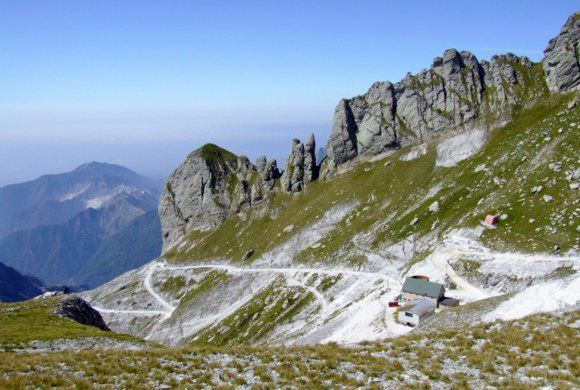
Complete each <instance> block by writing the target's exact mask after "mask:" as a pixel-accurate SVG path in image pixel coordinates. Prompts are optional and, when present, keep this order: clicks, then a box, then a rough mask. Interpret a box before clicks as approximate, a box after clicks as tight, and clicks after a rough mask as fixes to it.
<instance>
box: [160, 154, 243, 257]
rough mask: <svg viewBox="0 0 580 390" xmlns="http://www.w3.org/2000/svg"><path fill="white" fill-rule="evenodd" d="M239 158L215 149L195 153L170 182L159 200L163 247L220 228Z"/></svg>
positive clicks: (177, 170)
mask: <svg viewBox="0 0 580 390" xmlns="http://www.w3.org/2000/svg"><path fill="white" fill-rule="evenodd" d="M237 169H238V158H237V156H235V155H234V154H233V153H230V152H228V151H226V150H224V149H222V148H220V147H217V146H215V145H205V146H203V147H201V148H200V149H198V150H196V151H194V152H193V153H191V154H190V155H189V156H187V159H186V160H185V162H184V163H182V164H181V165H180V166H179V167H178V168H177V169H176V170H175V172H173V174H172V175H171V176H170V177H169V179H167V183H166V184H165V188H164V190H163V193H162V194H161V198H160V200H159V218H160V220H161V234H162V237H163V247H164V248H166V247H167V246H168V245H170V244H171V243H173V242H175V241H176V240H177V239H179V238H180V237H181V236H182V235H184V234H185V233H187V232H189V231H192V230H209V229H212V228H215V227H217V226H218V225H219V224H220V223H221V221H223V220H224V219H225V218H226V217H227V216H228V211H229V207H227V206H229V205H230V203H231V200H232V192H233V189H232V188H231V187H232V186H233V185H235V183H232V181H231V180H229V179H230V176H231V175H232V174H233V173H234V172H236V170H237Z"/></svg>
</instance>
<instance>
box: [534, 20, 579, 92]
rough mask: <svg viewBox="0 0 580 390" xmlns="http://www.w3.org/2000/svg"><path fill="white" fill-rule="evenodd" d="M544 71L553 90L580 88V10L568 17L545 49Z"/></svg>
mask: <svg viewBox="0 0 580 390" xmlns="http://www.w3.org/2000/svg"><path fill="white" fill-rule="evenodd" d="M544 54H545V58H544V64H543V65H544V73H545V76H546V83H547V84H548V88H549V89H550V91H552V92H564V91H577V90H579V89H580V62H579V57H580V12H577V13H575V14H574V15H572V16H570V17H569V18H568V21H567V22H566V24H565V25H564V26H563V27H562V30H561V31H560V34H559V35H558V36H557V37H556V38H554V39H552V40H550V43H549V44H548V47H546V49H545V50H544Z"/></svg>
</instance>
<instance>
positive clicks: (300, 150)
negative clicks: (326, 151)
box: [281, 134, 318, 192]
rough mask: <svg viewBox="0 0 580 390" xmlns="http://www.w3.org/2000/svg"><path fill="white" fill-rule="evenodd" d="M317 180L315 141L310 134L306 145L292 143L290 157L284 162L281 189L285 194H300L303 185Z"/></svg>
mask: <svg viewBox="0 0 580 390" xmlns="http://www.w3.org/2000/svg"><path fill="white" fill-rule="evenodd" d="M317 178H318V165H317V164H316V141H315V140H314V134H310V137H308V140H307V141H306V144H303V143H302V142H300V140H299V139H294V140H293V141H292V148H291V151H290V156H288V159H287V160H286V169H285V170H284V173H283V174H282V178H281V182H282V188H283V189H284V191H286V192H300V191H302V189H303V188H304V186H305V184H306V183H308V182H311V181H314V180H316V179H317Z"/></svg>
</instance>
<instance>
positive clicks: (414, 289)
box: [403, 277, 445, 306]
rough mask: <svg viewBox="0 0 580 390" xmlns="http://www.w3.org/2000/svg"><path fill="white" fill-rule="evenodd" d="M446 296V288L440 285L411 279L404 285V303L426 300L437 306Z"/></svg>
mask: <svg viewBox="0 0 580 390" xmlns="http://www.w3.org/2000/svg"><path fill="white" fill-rule="evenodd" d="M444 296H445V287H444V286H443V285H442V284H439V283H433V282H429V281H427V280H422V279H417V278H412V277H411V278H407V279H406V280H405V283H404V284H403V302H413V301H416V300H426V301H429V302H432V303H433V304H434V305H435V306H437V305H438V303H439V301H441V300H442V299H443V297H444Z"/></svg>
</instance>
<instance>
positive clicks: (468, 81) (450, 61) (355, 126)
mask: <svg viewBox="0 0 580 390" xmlns="http://www.w3.org/2000/svg"><path fill="white" fill-rule="evenodd" d="M531 66H532V63H531V61H530V60H529V59H528V58H526V57H518V56H515V55H513V54H507V55H502V56H494V57H492V59H491V61H489V62H488V61H482V62H481V63H480V62H479V61H478V60H477V58H476V57H475V56H474V55H473V54H472V53H470V52H466V51H463V52H461V53H460V52H458V51H457V50H455V49H449V50H447V51H445V53H444V55H443V57H437V58H435V59H434V60H433V64H432V65H431V68H430V69H428V70H423V71H421V72H420V73H419V74H417V75H411V74H410V73H409V74H407V76H405V78H404V79H403V80H402V81H400V82H398V83H396V84H392V83H390V82H377V83H374V84H373V85H372V86H371V88H370V89H369V90H368V91H367V93H365V94H364V95H361V96H357V97H354V98H352V99H343V100H341V101H340V102H339V103H338V106H337V107H336V110H335V115H334V121H333V129H332V134H331V136H330V139H329V140H328V144H327V159H326V162H325V164H324V167H323V172H322V176H328V175H329V174H331V173H332V172H334V170H335V169H336V167H338V166H339V165H341V164H344V163H345V162H347V161H349V160H353V159H354V158H356V157H357V156H365V155H376V154H379V153H382V152H384V151H386V150H388V149H394V148H399V147H401V146H404V145H409V144H416V143H421V142H424V140H427V139H429V138H430V137H432V136H434V135H436V134H438V133H441V132H443V131H445V130H449V129H455V128H457V127H459V126H463V125H465V124H468V123H470V122H472V121H474V120H476V119H478V118H479V117H481V116H482V115H483V114H485V113H487V112H494V113H497V112H498V111H499V112H501V111H504V110H505V109H506V106H505V104H506V103H510V104H515V103H517V101H518V95H517V94H516V93H514V89H515V88H516V86H517V87H520V88H522V87H523V85H522V83H523V80H524V75H523V74H522V72H521V70H520V69H521V68H522V67H523V68H530V67H531ZM486 90H487V91H488V92H487V96H485V98H486V99H484V93H485V92H486Z"/></svg>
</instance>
